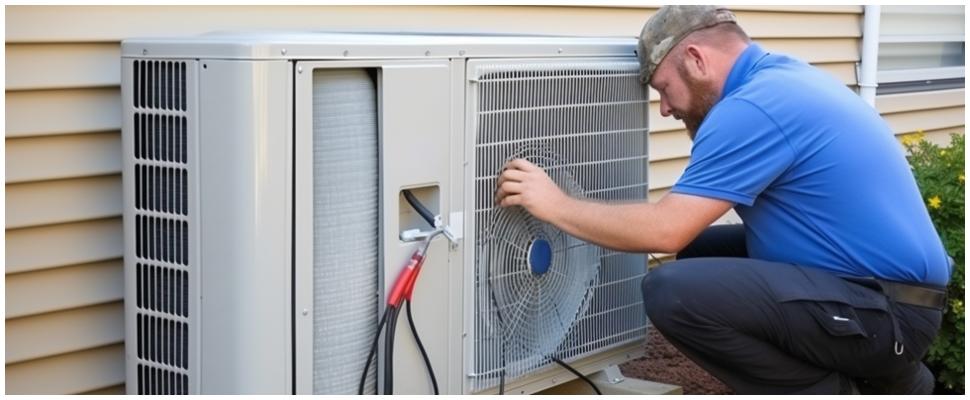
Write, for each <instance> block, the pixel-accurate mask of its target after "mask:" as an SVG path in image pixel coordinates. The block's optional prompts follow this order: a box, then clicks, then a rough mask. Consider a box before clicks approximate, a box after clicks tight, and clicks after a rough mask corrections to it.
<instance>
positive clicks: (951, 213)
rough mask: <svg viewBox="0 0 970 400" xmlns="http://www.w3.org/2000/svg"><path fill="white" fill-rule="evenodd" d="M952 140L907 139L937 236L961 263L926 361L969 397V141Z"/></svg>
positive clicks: (949, 385) (953, 388) (949, 387)
mask: <svg viewBox="0 0 970 400" xmlns="http://www.w3.org/2000/svg"><path fill="white" fill-rule="evenodd" d="M950 140H951V142H950V145H949V146H947V147H940V146H937V145H935V144H932V143H930V142H927V141H926V140H924V139H923V134H922V132H917V133H915V134H910V135H906V136H903V137H902V142H903V146H904V147H905V148H906V150H907V151H908V152H909V156H908V159H909V163H910V166H911V167H912V168H913V175H915V176H916V183H917V184H919V188H920V192H921V193H922V195H923V199H924V200H925V201H926V207H927V209H929V211H930V217H932V219H933V224H934V225H935V226H936V231H937V232H938V233H939V234H940V238H941V239H942V240H943V244H944V245H945V246H946V250H947V253H949V254H950V256H951V257H953V259H954V261H955V262H956V264H955V265H954V266H953V276H952V277H951V278H950V285H949V287H948V288H947V295H948V303H949V304H948V306H947V308H946V309H945V310H944V313H943V324H942V327H941V328H940V334H939V336H937V338H936V341H934V342H933V344H932V346H930V350H929V352H928V354H927V355H926V362H927V364H928V365H929V366H930V369H932V370H933V372H934V374H935V375H936V377H937V380H938V381H939V383H941V384H943V386H944V387H945V388H946V389H947V390H949V391H955V392H959V393H963V392H964V364H963V350H964V347H963V337H964V335H963V329H964V326H963V315H964V312H963V311H964V310H963V289H964V279H963V268H964V261H963V257H964V254H965V253H964V251H965V249H964V240H963V235H964V225H963V224H964V205H963V199H964V188H965V186H964V181H965V179H966V178H965V177H964V169H963V168H964V158H963V157H964V137H963V135H959V134H950Z"/></svg>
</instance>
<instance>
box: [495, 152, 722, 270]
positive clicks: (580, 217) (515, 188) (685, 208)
mask: <svg viewBox="0 0 970 400" xmlns="http://www.w3.org/2000/svg"><path fill="white" fill-rule="evenodd" d="M495 199H496V202H497V203H498V204H499V205H501V206H503V207H510V206H522V207H524V208H525V209H526V211H528V212H529V213H531V214H532V215H533V216H534V217H536V218H538V219H540V220H543V221H546V222H548V223H550V224H553V225H555V226H556V227H558V228H559V229H562V230H564V231H566V232H567V233H569V234H570V235H573V236H575V237H577V238H580V239H582V240H585V241H588V242H591V243H595V244H597V245H600V246H603V247H607V248H611V249H615V250H621V251H635V252H663V253H676V252H678V251H680V250H681V249H682V248H684V246H686V245H687V244H689V243H690V242H691V241H692V240H693V239H694V238H695V237H697V235H698V234H700V233H701V231H703V230H704V229H705V228H707V227H708V226H709V225H710V224H711V223H713V222H714V221H716V220H717V219H718V218H719V217H721V216H722V215H724V213H726V212H727V211H728V210H730V209H731V207H733V206H734V204H733V203H731V202H728V201H724V200H717V199H711V198H707V197H700V196H691V195H685V194H678V193H669V194H667V195H665V196H664V197H663V198H662V199H660V201H659V202H657V203H646V202H645V203H630V204H603V203H597V202H593V201H588V200H580V199H575V198H572V197H569V196H568V195H566V194H565V193H563V191H562V190H561V189H559V187H558V186H556V184H555V182H553V181H552V179H550V178H549V176H548V175H547V174H546V173H545V171H543V170H542V168H539V167H537V166H535V165H534V164H532V163H530V162H528V161H526V160H522V159H518V160H513V161H511V162H509V164H508V165H507V166H506V169H505V171H504V172H503V173H502V175H501V176H500V177H499V180H498V191H497V192H496V195H495Z"/></svg>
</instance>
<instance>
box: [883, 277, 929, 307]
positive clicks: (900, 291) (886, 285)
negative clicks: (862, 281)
mask: <svg viewBox="0 0 970 400" xmlns="http://www.w3.org/2000/svg"><path fill="white" fill-rule="evenodd" d="M876 282H879V286H881V287H882V292H883V293H884V294H885V295H886V297H889V298H890V299H892V300H894V301H896V302H897V303H903V304H910V305H914V306H920V307H927V308H932V309H936V310H943V307H945V306H946V289H945V288H931V287H925V286H917V285H912V284H906V283H900V282H893V281H887V280H882V279H876Z"/></svg>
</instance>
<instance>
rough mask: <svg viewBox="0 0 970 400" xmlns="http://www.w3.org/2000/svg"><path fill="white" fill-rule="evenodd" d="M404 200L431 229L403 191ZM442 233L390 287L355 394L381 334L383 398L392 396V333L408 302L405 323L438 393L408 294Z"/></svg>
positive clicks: (427, 215)
mask: <svg viewBox="0 0 970 400" xmlns="http://www.w3.org/2000/svg"><path fill="white" fill-rule="evenodd" d="M403 193H404V197H405V199H406V200H407V201H408V203H409V204H411V206H412V207H414V209H415V210H416V211H417V212H418V213H419V214H421V216H422V217H424V219H425V220H426V221H427V222H428V223H429V224H430V225H431V226H434V218H433V217H432V216H431V213H430V212H429V211H428V209H427V208H425V207H424V205H422V204H421V202H420V201H418V200H417V198H415V197H414V195H413V194H412V193H411V192H410V191H408V190H405V191H403ZM443 233H444V231H442V230H440V229H439V230H436V231H435V232H434V233H432V234H431V235H429V236H428V237H427V238H426V239H425V240H424V245H423V246H422V247H421V248H420V249H419V250H418V251H416V252H415V253H414V254H413V255H412V256H411V259H410V260H409V261H408V264H407V265H406V266H405V268H404V270H402V271H401V273H400V275H398V278H397V281H396V282H395V283H394V285H393V286H392V290H391V292H390V293H388V300H387V308H385V310H384V316H383V317H382V318H381V322H380V324H379V325H378V327H377V335H375V337H374V343H373V345H372V346H371V351H370V354H368V356H367V362H366V364H365V365H364V372H363V375H362V376H361V378H360V385H359V386H358V394H363V393H364V382H365V380H366V379H367V371H368V369H369V368H370V363H371V359H373V357H374V355H375V353H376V352H377V345H378V342H379V338H380V336H381V333H382V332H383V333H384V381H383V387H382V389H383V394H394V339H395V332H396V330H397V319H398V316H399V315H400V312H401V302H407V304H406V305H405V306H406V308H407V311H406V312H407V316H408V322H409V325H410V327H411V333H412V334H413V335H414V340H415V341H416V342H417V344H418V349H419V350H421V356H422V358H424V363H425V367H426V368H427V369H428V374H429V375H431V384H432V386H433V388H434V394H439V390H438V379H437V377H436V376H435V373H434V368H432V366H431V359H430V358H429V357H428V353H427V351H426V350H425V348H424V344H423V343H421V338H420V337H419V336H418V330H417V327H416V326H415V324H414V316H413V314H412V313H411V294H412V293H413V290H414V285H415V282H416V281H417V278H418V274H419V273H420V271H421V266H422V265H423V264H424V258H425V256H426V255H427V252H428V248H429V247H430V246H431V241H432V240H433V239H434V238H435V236H438V235H440V234H443Z"/></svg>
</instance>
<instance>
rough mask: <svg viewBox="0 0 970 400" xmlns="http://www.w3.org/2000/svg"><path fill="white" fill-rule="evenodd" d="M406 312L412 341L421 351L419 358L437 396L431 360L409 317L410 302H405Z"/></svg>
mask: <svg viewBox="0 0 970 400" xmlns="http://www.w3.org/2000/svg"><path fill="white" fill-rule="evenodd" d="M406 311H407V314H408V324H409V325H410V326H411V334H412V335H414V341H415V342H417V343H418V350H421V357H423V358H424V365H425V367H427V368H428V375H431V386H432V388H434V394H438V378H437V377H435V374H434V368H432V367H431V359H429V358H428V353H427V352H426V351H424V345H423V344H421V338H420V337H418V329H417V328H416V327H415V326H414V317H413V316H412V315H411V301H407V310H406Z"/></svg>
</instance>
